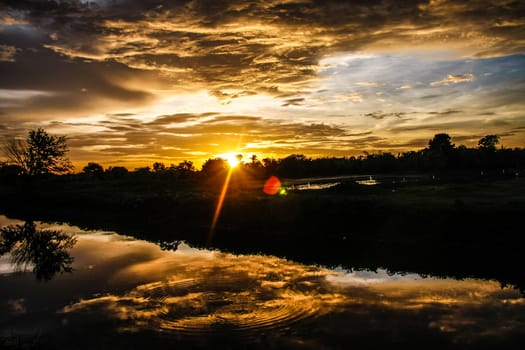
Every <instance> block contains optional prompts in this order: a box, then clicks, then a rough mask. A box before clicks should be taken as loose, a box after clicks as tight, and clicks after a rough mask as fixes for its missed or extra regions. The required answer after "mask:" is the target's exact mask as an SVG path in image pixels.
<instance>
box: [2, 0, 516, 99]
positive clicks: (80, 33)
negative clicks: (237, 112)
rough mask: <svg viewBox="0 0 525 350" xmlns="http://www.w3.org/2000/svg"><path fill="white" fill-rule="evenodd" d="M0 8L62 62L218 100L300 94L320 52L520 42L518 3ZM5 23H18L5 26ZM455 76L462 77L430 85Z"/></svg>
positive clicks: (481, 47)
mask: <svg viewBox="0 0 525 350" xmlns="http://www.w3.org/2000/svg"><path fill="white" fill-rule="evenodd" d="M3 10H4V11H5V13H6V15H5V16H4V19H3V23H4V27H5V28H7V29H4V30H3V31H5V30H14V29H13V28H18V27H24V26H25V27H27V28H32V29H33V30H34V31H36V32H38V33H39V35H41V36H43V37H45V38H46V39H45V40H44V39H42V40H41V44H42V45H46V47H49V48H51V49H52V50H54V51H56V52H58V53H61V54H63V55H65V56H67V57H77V58H83V59H88V60H95V61H107V60H110V61H114V62H120V63H122V64H124V65H127V66H129V67H133V68H137V69H140V70H153V71H159V72H162V73H163V74H166V75H167V76H169V77H170V79H172V80H173V81H174V82H177V83H184V82H185V83H191V84H197V85H198V84H202V85H205V86H207V87H209V89H210V90H211V91H212V92H213V93H215V94H216V95H217V96H219V97H224V96H229V97H236V96H238V93H239V91H240V93H241V94H245V93H250V94H253V93H255V92H272V91H273V92H274V93H276V94H283V93H284V94H286V93H294V92H300V91H302V89H304V86H303V85H302V84H303V83H304V84H306V83H307V82H308V81H309V80H310V79H312V78H313V77H315V75H316V69H317V65H318V62H319V59H320V58H321V57H323V55H326V54H328V53H333V52H340V51H352V50H358V49H362V48H365V47H368V46H371V45H372V46H374V45H379V46H381V45H387V46H389V47H393V48H395V47H398V46H402V45H406V43H407V42H410V43H411V44H418V45H425V44H427V43H429V44H432V43H441V44H442V43H443V42H444V41H445V42H448V43H451V44H459V45H463V46H467V47H468V46H470V45H475V46H476V47H478V49H477V51H472V52H471V53H472V54H474V55H480V56H483V55H501V54H509V53H515V52H523V51H524V46H525V44H524V43H523V39H522V38H523V26H524V20H523V18H524V15H525V4H524V3H523V2H518V1H516V2H507V3H504V4H503V3H501V2H500V1H496V0H494V1H469V2H468V3H467V2H465V3H458V2H456V1H446V0H443V1H430V2H428V1H415V0H414V1H403V2H399V1H393V0H385V1H335V0H329V1H306V0H305V1H251V2H245V1H213V2H210V1H120V0H116V1H94V2H81V1H37V0H23V1H14V0H9V1H5V2H4V5H3ZM15 19H16V20H17V21H18V22H25V23H26V24H24V25H18V26H17V25H6V23H10V22H16V21H15ZM26 37H27V36H26ZM23 40H26V41H27V38H26V39H23V38H22V37H20V39H19V40H11V41H10V42H9V43H6V44H4V45H5V46H6V47H7V48H6V49H4V52H6V51H7V52H8V54H5V53H4V54H3V55H4V56H6V57H12V56H13V54H12V52H13V49H12V48H13V47H14V48H20V47H24V46H27V44H23V43H22V42H23ZM3 41H4V40H3ZM15 56H16V57H19V56H20V54H19V53H18V52H17V54H16V55H15ZM18 72H19V73H20V72H22V71H21V70H18ZM458 79H460V80H461V79H463V80H462V81H467V80H469V79H470V78H469V77H468V76H463V77H460V76H450V77H445V78H443V80H441V81H439V80H438V81H435V83H436V84H447V83H454V82H458ZM465 79H466V80H465ZM232 89H234V90H239V91H236V92H233V93H230V92H228V91H229V90H232Z"/></svg>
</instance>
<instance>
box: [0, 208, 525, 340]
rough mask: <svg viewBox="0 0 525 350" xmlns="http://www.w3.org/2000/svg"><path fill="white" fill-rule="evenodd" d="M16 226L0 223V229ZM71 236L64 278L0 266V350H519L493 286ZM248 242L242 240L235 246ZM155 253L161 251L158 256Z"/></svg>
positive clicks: (0, 262) (520, 307) (517, 306)
mask: <svg viewBox="0 0 525 350" xmlns="http://www.w3.org/2000/svg"><path fill="white" fill-rule="evenodd" d="M13 223H19V224H20V223H21V222H17V221H14V220H10V219H7V218H6V217H3V216H0V226H3V225H7V224H13ZM37 227H38V228H39V229H47V230H60V231H61V232H65V233H68V234H70V235H75V236H76V244H75V245H74V246H73V247H72V248H71V249H70V250H69V251H68V252H69V254H70V256H71V257H72V258H73V261H72V263H71V268H72V271H71V272H67V271H66V270H65V271H62V273H61V272H60V271H59V272H57V273H56V274H54V276H52V278H50V279H49V280H47V281H43V280H39V279H37V278H36V277H35V275H34V273H33V268H32V266H31V264H30V263H29V264H28V263H26V264H24V265H23V266H21V265H18V266H16V264H12V260H13V256H10V255H9V253H8V254H5V255H4V256H3V257H2V258H0V345H2V346H4V347H7V348H9V347H12V348H17V347H28V348H31V347H34V348H69V349H71V348H86V349H87V348H94V347H96V348H101V349H105V348H108V349H109V348H111V349H115V348H139V347H146V346H147V347H148V348H155V347H161V346H173V347H179V348H197V349H206V348H239V349H241V348H255V349H257V348H264V349H281V348H286V349H289V348H291V349H340V348H354V347H358V348H362V347H365V348H382V347H384V346H391V345H401V346H404V347H405V348H426V349H428V348H440V349H442V348H494V349H496V348H498V349H499V348H516V349H518V348H521V345H522V344H524V341H525V299H524V298H523V295H522V294H521V293H520V292H519V291H517V290H516V289H514V288H512V287H511V286H507V287H502V286H501V285H500V283H499V282H498V281H494V280H480V279H464V280H455V279H447V278H433V277H422V276H419V275H417V274H410V273H404V274H393V273H389V272H387V271H385V270H378V271H351V270H345V269H341V268H339V269H328V268H324V267H319V266H308V265H304V264H299V263H295V262H292V261H288V260H285V259H281V258H277V257H273V256H262V255H233V254H228V253H223V252H220V251H209V250H199V249H194V248H191V247H189V246H187V245H185V244H184V243H181V244H176V243H174V244H172V245H171V247H172V248H176V250H175V251H170V250H161V249H160V248H159V246H158V245H157V244H154V243H151V242H146V241H141V240H135V239H133V238H131V237H126V236H122V235H118V234H116V233H113V232H100V231H96V232H95V231H89V232H88V231H82V230H81V229H79V228H77V227H71V226H67V225H56V224H53V225H50V224H38V225H37ZM246 239H249V237H246ZM164 246H166V245H164Z"/></svg>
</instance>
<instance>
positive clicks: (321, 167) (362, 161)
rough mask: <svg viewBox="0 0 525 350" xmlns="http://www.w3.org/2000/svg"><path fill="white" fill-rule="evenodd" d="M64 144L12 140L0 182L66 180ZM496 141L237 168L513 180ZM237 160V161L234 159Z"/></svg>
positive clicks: (116, 174)
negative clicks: (468, 174)
mask: <svg viewBox="0 0 525 350" xmlns="http://www.w3.org/2000/svg"><path fill="white" fill-rule="evenodd" d="M66 141H67V139H66V137H64V136H54V135H49V134H48V133H47V132H46V131H45V130H43V129H41V128H39V129H37V130H31V131H29V133H28V136H27V139H26V140H18V139H16V140H15V139H13V140H9V141H8V142H5V143H4V147H3V154H4V156H5V157H6V158H7V161H4V162H1V163H0V179H3V180H10V179H11V180H12V179H14V178H17V177H23V176H26V177H43V176H49V175H63V174H71V173H72V170H73V167H72V165H71V162H70V160H69V159H68V158H67V157H66V153H67V152H68V147H67V142H66ZM498 144H499V137H498V136H497V135H486V136H484V137H482V138H481V139H480V140H479V142H478V145H477V147H475V148H469V147H466V146H464V145H460V146H456V145H454V144H453V143H452V138H451V137H450V136H449V135H448V134H446V133H439V134H436V135H434V137H433V138H432V139H430V140H429V141H428V146H427V147H425V148H423V149H421V150H417V151H408V152H403V153H398V154H393V153H391V152H378V153H365V154H363V155H360V156H351V157H323V158H316V159H312V158H308V157H307V156H305V155H303V154H292V155H289V156H287V157H285V158H280V159H274V158H264V159H262V160H259V159H258V157H257V155H255V154H254V155H252V156H251V157H250V158H249V159H248V160H247V161H243V162H241V163H240V164H239V165H238V167H239V168H240V169H243V170H245V171H246V172H247V173H248V174H250V175H251V177H253V178H264V177H267V176H271V175H277V176H280V177H283V178H301V177H313V176H334V175H348V174H367V173H391V172H454V171H477V172H478V173H480V174H482V175H483V174H484V173H490V172H492V173H494V172H495V171H499V172H500V173H501V174H505V173H506V174H507V175H509V176H510V175H518V174H519V171H520V169H523V168H524V167H525V149H522V148H514V149H511V148H504V147H500V148H498V147H497V146H498ZM241 157H242V156H240V155H239V158H241ZM228 168H229V165H228V162H227V160H226V159H223V158H210V159H208V160H206V161H205V162H204V164H203V165H202V168H201V170H197V169H196V168H195V166H194V164H193V162H191V161H189V160H184V161H182V162H180V163H179V164H177V165H175V164H171V165H165V164H164V163H162V162H155V163H153V165H152V166H151V167H149V166H146V167H141V168H136V169H134V170H133V171H129V170H128V169H127V168H125V167H121V166H110V167H108V168H106V169H105V168H104V167H103V166H102V165H101V164H99V163H96V162H89V163H88V164H87V165H86V166H85V167H83V169H82V172H81V173H79V175H81V176H91V177H95V178H100V179H117V178H122V177H124V176H127V175H128V174H133V175H139V176H150V175H152V176H162V177H170V178H180V179H186V178H193V179H197V178H209V177H213V176H215V175H217V174H221V173H225V172H226V171H227V169H228Z"/></svg>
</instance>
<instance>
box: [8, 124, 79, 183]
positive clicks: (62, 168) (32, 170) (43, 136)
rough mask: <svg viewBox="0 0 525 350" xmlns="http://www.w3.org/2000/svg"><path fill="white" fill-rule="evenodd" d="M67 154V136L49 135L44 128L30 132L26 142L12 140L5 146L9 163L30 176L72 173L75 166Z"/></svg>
mask: <svg viewBox="0 0 525 350" xmlns="http://www.w3.org/2000/svg"><path fill="white" fill-rule="evenodd" d="M67 152H68V147H67V140H66V137H65V136H55V135H49V134H48V133H47V132H46V131H45V130H44V129H42V128H38V129H37V130H30V131H29V133H28V136H27V139H26V140H25V141H23V140H20V139H12V140H10V141H8V142H7V144H6V145H4V153H5V155H6V156H7V158H8V159H9V162H11V163H13V164H16V165H18V166H19V167H20V168H22V169H24V172H25V173H26V174H28V175H30V176H40V175H47V174H64V173H68V172H70V171H71V170H72V169H73V165H72V164H71V162H70V160H69V159H68V158H67V157H66V153H67Z"/></svg>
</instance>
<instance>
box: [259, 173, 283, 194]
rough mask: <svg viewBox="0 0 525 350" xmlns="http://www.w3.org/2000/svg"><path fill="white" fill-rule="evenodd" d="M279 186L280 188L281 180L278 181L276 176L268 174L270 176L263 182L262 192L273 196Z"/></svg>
mask: <svg viewBox="0 0 525 350" xmlns="http://www.w3.org/2000/svg"><path fill="white" fill-rule="evenodd" d="M280 188H281V181H279V179H278V178H277V176H270V178H268V180H266V182H265V184H264V187H263V192H264V193H266V194H268V195H271V196H273V195H274V194H276V193H277V192H278V191H279V189H280Z"/></svg>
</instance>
